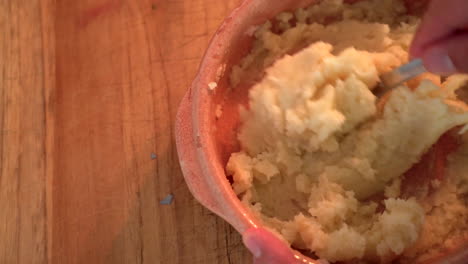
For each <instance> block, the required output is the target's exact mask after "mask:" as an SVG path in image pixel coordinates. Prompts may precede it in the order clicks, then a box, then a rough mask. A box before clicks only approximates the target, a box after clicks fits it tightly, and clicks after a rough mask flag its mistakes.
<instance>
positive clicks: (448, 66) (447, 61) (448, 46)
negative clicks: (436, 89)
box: [421, 33, 468, 75]
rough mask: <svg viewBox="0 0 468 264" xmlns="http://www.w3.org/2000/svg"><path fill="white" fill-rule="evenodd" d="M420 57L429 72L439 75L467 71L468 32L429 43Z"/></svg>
mask: <svg viewBox="0 0 468 264" xmlns="http://www.w3.org/2000/svg"><path fill="white" fill-rule="evenodd" d="M421 57H422V59H423V61H424V66H425V67H426V69H427V70H428V71H430V72H433V73H437V74H441V75H450V74H454V73H468V33H463V34H458V35H455V36H453V37H450V38H447V39H444V40H441V41H438V42H436V43H434V44H432V45H429V46H428V47H426V48H425V49H424V51H423V52H422V55H421Z"/></svg>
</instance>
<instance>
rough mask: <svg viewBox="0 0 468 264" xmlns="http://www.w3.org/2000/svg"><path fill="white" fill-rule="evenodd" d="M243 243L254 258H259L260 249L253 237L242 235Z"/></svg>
mask: <svg viewBox="0 0 468 264" xmlns="http://www.w3.org/2000/svg"><path fill="white" fill-rule="evenodd" d="M243 240H244V245H245V246H246V247H247V249H249V251H250V252H251V253H252V254H253V255H254V257H255V258H259V257H260V256H261V255H262V250H261V249H260V247H259V246H258V244H257V241H256V239H255V237H253V236H251V235H249V234H247V235H245V236H244V237H243Z"/></svg>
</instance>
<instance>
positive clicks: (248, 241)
mask: <svg viewBox="0 0 468 264" xmlns="http://www.w3.org/2000/svg"><path fill="white" fill-rule="evenodd" d="M242 240H243V242H244V244H245V246H246V247H247V248H248V249H249V250H250V252H251V253H252V254H253V255H254V263H255V264H267V263H268V264H285V263H288V264H293V263H297V259H296V258H295V257H294V254H293V252H292V250H291V249H290V248H289V246H288V245H286V244H285V243H284V242H283V241H281V240H280V239H278V238H277V237H276V236H275V235H273V234H272V233H271V232H269V231H267V230H264V229H261V228H251V229H249V230H247V231H246V232H245V233H244V234H243V236H242Z"/></svg>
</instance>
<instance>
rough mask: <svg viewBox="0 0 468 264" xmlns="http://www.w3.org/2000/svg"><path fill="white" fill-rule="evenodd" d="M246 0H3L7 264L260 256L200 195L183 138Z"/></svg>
mask: <svg viewBox="0 0 468 264" xmlns="http://www.w3.org/2000/svg"><path fill="white" fill-rule="evenodd" d="M239 3H240V0H223V1H214V0H185V1H183V0H182V1H181V0H178V1H177V0H152V1H150V0H80V1H71V0H70V1H55V0H43V1H41V0H3V1H0V33H1V37H0V69H1V72H0V133H1V134H0V173H1V174H0V263H21V264H23V263H27V264H29V263H51V264H52V263H53V264H73V263H80V264H81V263H148V264H149V263H151V264H154V263H184V264H187V263H192V264H193V263H203V264H204V263H231V264H235V263H250V262H251V256H250V254H249V253H248V252H247V250H246V249H245V248H244V247H243V245H242V242H241V239H240V236H239V235H238V234H237V233H236V232H235V231H234V230H233V229H232V228H231V227H230V226H229V225H228V224H226V223H225V222H224V221H223V220H221V219H220V218H218V217H216V216H215V215H213V214H212V213H210V212H209V211H207V210H206V209H204V208H203V207H202V206H201V205H200V204H198V203H197V202H196V201H195V200H194V199H193V197H192V196H191V195H190V193H189V191H188V189H187V187H186V185H185V183H184V180H183V177H182V174H181V172H180V168H179V165H178V160H177V153H176V150H175V146H174V139H173V133H174V131H173V123H174V122H173V121H174V117H175V115H176V111H177V106H178V103H179V101H180V100H181V98H182V96H183V94H184V93H185V91H186V90H187V88H188V87H189V85H190V83H191V81H192V79H193V77H194V76H195V73H196V70H197V67H198V64H199V62H200V58H201V56H202V55H203V52H204V50H205V48H206V46H207V44H208V41H209V39H210V37H211V35H212V34H213V32H214V31H215V29H216V28H217V27H218V25H219V24H220V22H221V21H222V19H223V18H224V17H225V16H226V15H227V14H228V13H229V12H230V11H231V10H232V9H233V8H235V7H236V6H237V5H238V4H239ZM168 195H173V200H172V201H171V202H170V201H168V204H161V201H162V200H164V198H167V196H168Z"/></svg>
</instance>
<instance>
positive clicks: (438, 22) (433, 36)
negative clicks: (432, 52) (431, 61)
mask: <svg viewBox="0 0 468 264" xmlns="http://www.w3.org/2000/svg"><path fill="white" fill-rule="evenodd" d="M467 9H468V1H466V0H433V1H431V3H430V4H429V8H428V10H427V12H426V14H425V15H424V18H423V20H422V22H421V25H420V27H419V29H418V31H417V32H416V34H415V37H414V40H413V43H412V45H411V49H410V53H411V55H412V56H413V57H420V56H421V55H422V53H423V51H424V49H425V48H426V47H427V46H429V45H431V44H433V43H435V42H437V41H440V40H442V39H445V38H447V37H448V36H450V35H451V34H453V33H454V32H456V31H458V30H463V29H466V28H467V27H468V16H467V15H466V10H467Z"/></svg>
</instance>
